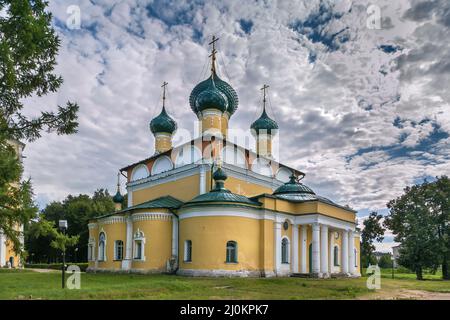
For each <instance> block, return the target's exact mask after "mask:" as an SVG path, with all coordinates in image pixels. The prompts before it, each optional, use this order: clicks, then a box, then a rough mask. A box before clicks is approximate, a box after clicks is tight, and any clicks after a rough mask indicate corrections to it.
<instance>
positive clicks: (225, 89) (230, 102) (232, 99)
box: [189, 72, 239, 116]
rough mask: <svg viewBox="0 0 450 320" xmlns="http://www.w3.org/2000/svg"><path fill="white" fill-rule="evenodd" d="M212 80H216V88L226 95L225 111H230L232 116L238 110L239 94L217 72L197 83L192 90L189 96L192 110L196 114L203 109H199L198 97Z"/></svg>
mask: <svg viewBox="0 0 450 320" xmlns="http://www.w3.org/2000/svg"><path fill="white" fill-rule="evenodd" d="M211 81H213V82H214V85H215V87H216V89H217V90H218V91H220V92H221V93H222V95H223V96H225V100H226V104H227V106H226V108H225V110H224V112H225V111H226V112H228V114H229V115H230V116H231V115H232V114H233V113H234V112H235V111H236V110H237V107H238V104H239V99H238V95H237V93H236V91H235V90H234V89H233V87H231V86H230V85H229V84H228V83H227V82H226V81H223V80H222V79H220V78H219V77H218V76H217V74H216V73H215V72H214V73H213V74H212V75H211V76H210V77H209V78H208V79H206V80H204V81H202V82H200V83H199V84H197V85H196V86H195V87H194V89H193V90H192V92H191V95H190V97H189V104H190V106H191V109H192V111H194V112H195V114H198V113H199V112H200V111H201V110H198V104H197V99H198V97H199V95H200V94H201V93H202V92H204V91H205V90H207V89H208V88H209V87H210V85H211ZM203 110H204V109H203Z"/></svg>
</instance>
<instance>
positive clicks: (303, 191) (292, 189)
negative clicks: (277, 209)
mask: <svg viewBox="0 0 450 320" xmlns="http://www.w3.org/2000/svg"><path fill="white" fill-rule="evenodd" d="M273 195H274V196H277V197H279V198H282V199H287V200H297V201H304V200H317V199H318V196H316V194H315V193H314V191H312V190H311V188H309V187H307V186H305V185H304V184H303V183H300V182H298V181H297V179H296V177H295V176H294V175H291V176H290V179H289V182H286V183H285V184H283V185H282V186H280V187H279V188H278V189H276V190H275V191H274V193H273Z"/></svg>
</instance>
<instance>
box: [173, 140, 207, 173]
mask: <svg viewBox="0 0 450 320" xmlns="http://www.w3.org/2000/svg"><path fill="white" fill-rule="evenodd" d="M201 158H202V153H201V151H200V150H199V149H198V148H197V147H196V146H192V145H186V146H184V147H183V148H181V149H180V150H179V151H178V154H177V157H176V160H175V167H176V168H178V167H182V166H184V165H187V164H190V163H195V162H197V161H198V160H200V159H201Z"/></svg>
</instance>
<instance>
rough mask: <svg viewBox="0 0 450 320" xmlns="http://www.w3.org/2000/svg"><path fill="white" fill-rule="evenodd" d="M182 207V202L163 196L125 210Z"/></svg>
mask: <svg viewBox="0 0 450 320" xmlns="http://www.w3.org/2000/svg"><path fill="white" fill-rule="evenodd" d="M182 205H183V202H182V201H180V200H178V199H176V198H174V197H172V196H164V197H160V198H156V199H153V200H150V201H147V202H144V203H141V204H138V205H135V206H132V207H129V208H127V209H125V210H127V211H128V210H135V209H157V208H167V209H177V208H179V207H181V206H182Z"/></svg>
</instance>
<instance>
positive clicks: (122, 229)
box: [95, 222, 126, 270]
mask: <svg viewBox="0 0 450 320" xmlns="http://www.w3.org/2000/svg"><path fill="white" fill-rule="evenodd" d="M101 232H105V235H106V249H105V250H106V261H99V262H98V267H99V268H100V269H111V270H120V269H121V265H122V261H115V260H114V241H116V240H122V241H123V245H124V255H125V247H126V224H125V223H123V222H120V223H114V224H99V228H98V233H97V235H96V237H95V239H96V250H95V251H96V258H99V257H98V245H99V243H98V239H99V235H100V233H101Z"/></svg>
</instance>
